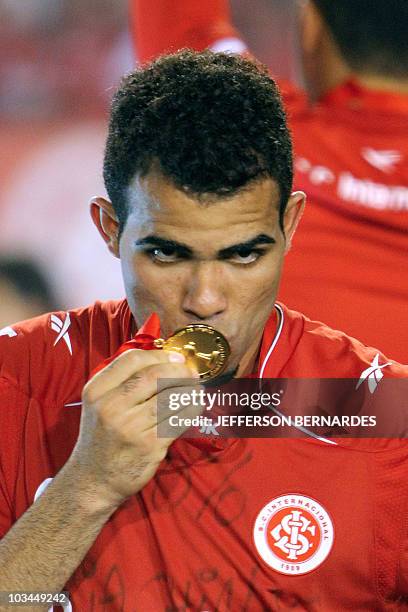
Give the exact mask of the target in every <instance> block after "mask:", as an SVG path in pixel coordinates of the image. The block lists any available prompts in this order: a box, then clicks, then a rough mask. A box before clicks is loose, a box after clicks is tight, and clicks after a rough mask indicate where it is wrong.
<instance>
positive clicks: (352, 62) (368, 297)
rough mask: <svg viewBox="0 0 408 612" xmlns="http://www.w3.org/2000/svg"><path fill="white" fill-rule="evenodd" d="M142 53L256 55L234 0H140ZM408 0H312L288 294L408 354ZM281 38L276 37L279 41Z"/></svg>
mask: <svg viewBox="0 0 408 612" xmlns="http://www.w3.org/2000/svg"><path fill="white" fill-rule="evenodd" d="M132 9H133V31H134V36H135V40H136V45H137V50H138V56H139V58H140V59H141V60H142V61H146V60H149V59H151V58H152V57H155V56H156V55H158V54H160V53H162V52H163V51H169V50H175V49H179V48H182V47H191V48H194V49H197V50H200V49H202V48H205V47H210V48H212V49H213V50H219V51H221V50H231V51H235V52H245V50H246V46H245V43H244V42H243V41H242V39H241V37H240V34H239V33H238V32H237V31H236V29H234V27H233V25H232V22H231V17H230V13H229V6H228V2H227V0H210V1H209V2H205V3H203V2H201V1H200V0H188V1H187V2H186V1H183V0H178V1H177V0H171V1H170V0H157V1H156V2H155V3H154V4H153V5H152V4H151V3H150V2H148V1H147V0H133V2H132ZM407 26H408V5H407V4H406V3H401V2H399V1H398V0H392V1H388V2H384V1H377V0H356V1H354V2H340V1H333V0H313V1H311V2H306V3H304V4H303V5H302V9H301V15H300V33H299V38H300V47H301V51H302V53H301V55H302V64H303V70H304V77H305V82H306V88H307V96H306V95H305V94H304V93H302V92H301V91H300V90H297V89H296V88H295V87H293V86H291V85H289V84H286V83H282V84H281V87H282V92H283V94H284V97H285V101H286V106H287V108H288V109H289V117H290V122H291V127H292V130H293V136H294V144H295V154H296V163H295V167H296V176H295V186H296V188H301V189H304V190H305V191H306V193H307V194H308V199H309V203H308V206H307V207H306V210H305V213H304V218H303V220H302V223H301V226H300V229H299V232H298V233H297V235H296V240H295V243H294V246H293V247H292V251H291V253H290V254H289V256H288V257H287V258H286V263H285V274H284V276H283V282H282V286H281V289H280V294H279V295H280V297H281V299H282V300H284V301H285V303H287V304H289V305H290V306H292V307H295V308H297V309H299V310H301V311H302V312H305V313H306V314H307V315H308V316H311V317H312V318H318V319H320V320H323V321H324V322H326V323H328V324H330V325H331V326H333V327H336V328H339V329H342V330H344V331H346V332H347V333H348V334H350V335H353V336H357V337H358V338H360V339H361V340H363V341H364V342H366V343H367V344H371V345H375V346H379V347H381V348H382V349H383V350H384V351H385V352H387V353H388V354H390V355H392V356H393V357H395V358H397V359H399V360H401V361H404V362H406V361H407V360H408V359H407V357H408V350H407V348H406V347H407V345H408V328H407V326H404V325H403V324H402V322H403V320H404V317H405V315H406V307H407V303H408V283H407V282H406V280H405V279H407V278H408V257H407V252H408V233H407V222H408V187H407V178H408V163H407V159H408V156H407V153H408V147H407V138H406V135H407V134H408V112H407V111H408V95H407V94H408V47H407V45H406V31H407ZM271 44H273V42H271Z"/></svg>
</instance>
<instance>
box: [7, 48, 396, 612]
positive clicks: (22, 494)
mask: <svg viewBox="0 0 408 612" xmlns="http://www.w3.org/2000/svg"><path fill="white" fill-rule="evenodd" d="M104 178H105V182H106V187H107V191H108V193H109V196H110V198H111V201H110V202H109V201H107V200H105V199H103V198H95V199H94V201H93V203H92V217H93V220H94V222H95V225H96V226H97V228H98V230H99V232H100V234H101V235H102V237H103V239H104V241H105V242H106V244H107V246H108V248H109V250H110V251H111V252H112V254H113V255H115V256H116V257H120V260H121V265H122V271H123V278H124V282H125V286H126V293H127V301H125V300H123V301H122V302H119V303H115V302H108V303H96V304H95V305H93V306H91V307H89V308H84V309H81V310H77V311H71V312H69V313H61V312H60V313H52V314H51V315H47V316H45V317H40V318H38V319H34V320H31V321H28V322H25V323H21V324H18V325H15V326H13V331H14V332H15V335H14V336H13V337H9V336H5V337H0V351H1V358H0V367H1V371H0V375H1V378H0V406H1V410H0V421H1V431H2V443H1V445H0V468H1V470H0V534H1V536H4V537H3V539H2V541H1V542H0V592H4V591H25V592H27V591H47V592H54V591H59V590H61V589H62V588H63V587H64V585H66V589H67V590H68V591H69V596H70V601H71V605H72V608H73V610H78V611H82V610H107V609H109V610H126V611H130V610H143V612H150V611H151V612H158V611H164V610H187V609H188V610H195V611H201V610H212V611H214V610H217V611H218V612H223V611H227V610H228V611H230V610H248V611H249V610H251V612H252V611H258V610H278V609H286V608H287V607H291V608H293V609H299V610H304V609H307V610H321V611H326V610H329V609H346V608H354V609H356V610H374V609H376V610H398V609H402V606H403V605H404V602H406V601H407V597H408V585H407V584H406V575H407V573H406V569H407V562H408V559H407V557H406V556H405V548H404V545H405V542H406V533H405V532H404V528H403V525H404V524H405V523H404V516H405V515H404V513H405V509H406V502H407V499H408V490H407V484H406V483H407V479H406V467H405V466H406V455H407V450H406V446H405V444H403V441H402V442H401V441H399V440H382V441H381V440H377V441H376V442H375V441H374V442H373V441H370V440H368V441H360V442H359V443H358V442H357V441H355V442H353V441H350V440H348V441H347V440H343V441H341V440H339V441H337V440H334V439H333V440H328V439H322V438H316V437H308V438H306V439H286V440H285V439H281V440H268V439H227V438H218V437H217V436H209V437H205V436H204V437H202V438H200V439H198V440H197V439H193V438H182V439H178V440H176V441H175V442H174V443H173V444H171V443H172V440H171V439H168V438H165V439H163V438H160V437H157V435H156V427H157V416H156V400H157V399H158V398H160V396H161V394H162V392H160V393H159V394H158V393H157V385H156V382H157V379H169V380H165V381H164V387H165V388H166V387H167V388H169V387H170V388H171V386H172V385H175V384H181V383H180V382H177V381H180V380H182V379H184V385H185V388H186V389H188V388H193V389H194V388H195V386H196V385H197V382H198V381H197V373H196V372H195V371H194V370H193V369H192V368H191V367H188V366H187V365H186V363H185V362H183V357H182V356H180V354H178V353H172V352H169V351H165V350H146V351H143V350H126V351H125V352H123V353H121V354H120V355H119V356H117V357H115V358H114V360H113V362H111V364H110V365H108V366H107V367H104V368H103V369H102V370H100V371H99V372H97V373H96V374H95V375H93V374H92V373H93V372H95V369H96V368H98V367H99V366H100V363H101V362H103V360H104V359H106V358H109V357H111V356H112V355H115V354H116V353H117V351H118V349H119V347H121V345H122V344H123V343H124V342H126V341H129V340H130V338H131V337H132V336H133V335H134V334H135V331H136V329H137V328H138V327H139V326H140V325H141V324H142V323H143V321H146V319H148V320H147V322H146V323H145V325H144V326H142V328H139V332H138V334H137V335H136V340H137V338H144V339H146V338H147V339H149V338H154V337H158V335H159V334H160V333H161V335H162V336H163V337H164V338H167V337H168V336H169V335H170V334H172V333H173V332H174V331H175V330H177V329H179V328H181V327H183V326H186V325H188V324H190V323H206V324H209V325H211V326H214V327H215V328H216V329H217V330H218V331H220V332H221V333H222V334H224V335H225V337H226V338H227V340H228V341H229V343H230V345H231V357H230V360H229V363H228V373H229V374H230V375H235V376H236V377H248V376H253V375H255V376H257V377H258V378H278V377H281V378H284V377H344V378H359V377H360V375H361V374H362V373H366V374H363V375H362V376H361V384H362V385H364V386H366V385H367V380H368V372H371V373H372V375H375V376H377V378H376V381H379V380H380V378H381V375H382V374H381V375H380V374H379V372H380V373H382V372H383V375H384V376H385V377H402V376H406V375H407V369H406V368H404V367H403V366H400V365H398V364H396V363H391V362H390V361H389V360H387V359H386V358H385V357H384V356H383V355H382V354H380V353H379V352H378V351H375V350H373V349H367V348H365V347H364V346H363V345H362V344H360V343H359V342H357V341H356V340H353V339H351V338H349V337H347V336H346V335H344V334H342V333H340V332H336V331H333V330H331V329H329V328H327V327H325V326H324V325H322V324H320V323H314V322H312V321H309V320H308V319H306V318H305V317H303V316H302V315H300V314H299V313H296V312H293V311H290V310H288V309H287V308H286V307H284V306H283V305H279V304H275V297H276V294H277V291H278V285H279V280H280V275H281V268H282V263H283V258H284V254H285V252H286V251H287V249H288V248H289V245H290V242H291V239H292V236H293V233H294V230H295V227H296V224H297V222H298V220H299V217H300V215H301V212H302V208H303V204H304V194H303V193H302V192H293V193H291V185H292V154H291V142H290V136H289V132H288V129H287V126H286V123H285V116H284V113H283V110H282V106H281V101H280V98H279V94H278V91H277V89H276V86H275V84H274V82H273V81H272V79H271V78H270V77H269V76H268V75H267V73H266V71H265V70H264V69H263V68H261V67H257V66H256V65H255V64H253V63H252V62H251V61H249V60H246V59H243V58H240V57H238V56H232V55H228V54H214V53H211V52H204V53H200V54H195V53H194V52H188V51H185V52H182V53H179V54H176V55H174V56H167V57H163V58H161V59H159V60H157V61H156V62H154V63H153V64H152V65H151V66H148V67H146V68H145V69H143V70H140V71H136V72H133V73H131V74H130V75H129V76H127V77H126V78H125V79H124V80H123V82H122V84H121V87H120V88H119V90H118V92H117V93H116V95H115V98H114V101H113V106H112V112H111V119H110V127H109V135H108V139H107V145H106V152H105V163H104ZM153 312H155V313H157V315H158V316H159V318H160V323H161V330H160V331H159V330H158V329H157V319H156V320H155V319H154V318H153V319H152V318H151V317H150V315H151V314H152V313H153ZM157 315H156V316H157ZM149 317H150V318H149ZM141 334H142V335H141ZM126 346H128V345H126ZM125 348H126V347H125ZM150 348H152V347H150ZM373 364H374V366H373ZM89 379H90V380H89ZM87 381H88V382H87ZM376 384H377V383H376ZM81 393H82V400H81ZM199 412H200V411H199V409H198V408H196V407H194V406H188V407H186V408H185V409H184V414H186V415H187V416H194V415H197V414H199ZM47 485H48V486H47ZM34 498H36V500H37V501H35V503H34V504H33V500H34ZM16 521H17V522H16ZM14 523H16V524H14ZM266 526H268V529H267V530H266ZM288 533H289V535H290V539H289V538H288V535H287V534H288ZM3 609H4V608H3Z"/></svg>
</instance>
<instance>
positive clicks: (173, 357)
mask: <svg viewBox="0 0 408 612" xmlns="http://www.w3.org/2000/svg"><path fill="white" fill-rule="evenodd" d="M185 360H186V358H185V357H184V355H183V353H176V352H175V351H172V352H170V353H169V361H172V362H173V363H184V362H185Z"/></svg>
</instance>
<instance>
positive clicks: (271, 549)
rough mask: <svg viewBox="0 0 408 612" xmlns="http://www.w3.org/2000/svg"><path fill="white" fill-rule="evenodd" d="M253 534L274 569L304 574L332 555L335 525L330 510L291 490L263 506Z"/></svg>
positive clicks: (281, 571) (264, 558) (260, 549)
mask: <svg viewBox="0 0 408 612" xmlns="http://www.w3.org/2000/svg"><path fill="white" fill-rule="evenodd" d="M253 537H254V543H255V547H256V550H257V552H258V554H259V555H260V557H261V558H262V559H263V560H264V561H265V563H267V564H268V565H269V566H270V567H271V568H272V569H274V570H276V571H277V572H279V573H280V574H286V575H288V576H301V575H302V574H307V573H308V572H311V571H313V570H315V569H316V568H317V567H319V565H321V564H322V563H323V561H324V560H325V559H326V558H327V557H328V555H329V553H330V550H331V548H332V546H333V541H334V527H333V522H332V520H331V518H330V516H329V514H328V512H327V510H326V509H325V508H324V507H323V506H322V505H321V504H319V502H317V501H316V500H315V499H312V498H311V497H307V496H306V495H302V494H300V495H299V494H297V493H287V494H286V495H281V496H280V497H275V498H274V499H272V500H271V501H270V502H269V503H268V504H266V506H264V507H263V508H262V510H261V511H260V512H259V514H258V516H257V518H256V520H255V524H254V529H253Z"/></svg>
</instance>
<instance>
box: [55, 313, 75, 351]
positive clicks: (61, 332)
mask: <svg viewBox="0 0 408 612" xmlns="http://www.w3.org/2000/svg"><path fill="white" fill-rule="evenodd" d="M70 325H71V319H70V316H69V312H67V316H66V317H65V321H61V319H60V318H59V317H57V316H56V315H55V314H52V315H51V329H53V330H54V331H55V332H57V334H58V337H57V339H56V340H55V342H54V346H55V345H56V344H58V342H59V341H60V340H61V339H63V340H64V341H65V344H66V345H67V347H68V350H69V352H70V353H71V355H72V346H71V339H70V337H69V333H68V329H69V327H70Z"/></svg>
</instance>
